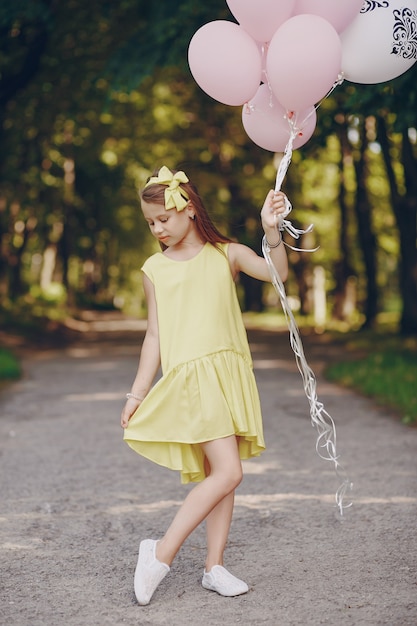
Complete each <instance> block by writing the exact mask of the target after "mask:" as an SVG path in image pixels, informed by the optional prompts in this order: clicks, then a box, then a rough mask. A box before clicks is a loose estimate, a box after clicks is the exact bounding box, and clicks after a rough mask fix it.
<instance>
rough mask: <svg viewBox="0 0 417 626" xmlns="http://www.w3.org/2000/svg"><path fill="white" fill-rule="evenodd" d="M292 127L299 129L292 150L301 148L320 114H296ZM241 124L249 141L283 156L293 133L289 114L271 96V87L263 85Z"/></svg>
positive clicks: (310, 109)
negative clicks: (282, 153)
mask: <svg viewBox="0 0 417 626" xmlns="http://www.w3.org/2000/svg"><path fill="white" fill-rule="evenodd" d="M291 120H292V123H293V124H294V126H295V128H296V129H298V135H297V137H296V138H295V139H294V143H293V148H294V149H296V148H301V146H303V145H304V144H305V143H307V141H308V140H309V139H310V137H311V135H312V134H313V132H314V129H315V128H316V123H317V114H316V110H315V108H314V107H313V106H311V107H309V108H308V109H305V110H304V111H300V112H295V113H293V114H292V117H291ZM242 124H243V128H244V129H245V131H246V134H247V135H248V137H249V139H252V141H253V142H254V143H256V145H257V146H259V147H261V148H263V149H264V150H270V151H271V152H284V150H285V147H286V145H287V143H288V140H289V138H290V133H291V126H290V123H289V121H288V117H287V112H286V111H285V109H284V107H283V106H282V105H281V104H280V103H279V102H278V101H277V99H276V98H275V97H274V95H273V94H272V93H271V91H270V89H269V87H268V85H260V87H259V89H258V91H257V93H256V95H255V97H254V98H253V99H252V100H250V102H248V104H247V105H245V106H244V107H243V110H242Z"/></svg>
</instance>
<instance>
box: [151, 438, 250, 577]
mask: <svg viewBox="0 0 417 626" xmlns="http://www.w3.org/2000/svg"><path fill="white" fill-rule="evenodd" d="M201 447H202V448H203V451H204V454H205V455H206V458H207V461H208V463H209V464H210V475H209V476H207V478H205V479H204V480H203V481H202V482H201V483H199V484H198V485H196V486H195V487H194V489H192V490H191V491H190V492H189V494H188V495H187V497H186V498H185V500H184V502H183V504H182V506H181V508H180V509H179V511H178V512H177V514H176V515H175V517H174V519H173V521H172V523H171V525H170V526H169V528H168V530H167V532H166V533H165V535H164V537H163V538H162V539H161V540H160V541H158V543H157V548H156V558H157V559H158V560H159V561H161V562H162V563H166V564H167V565H171V563H172V561H173V560H174V557H175V555H176V554H177V552H178V550H179V549H180V547H181V546H182V544H183V543H184V541H185V539H186V538H187V537H188V536H189V535H190V534H191V533H192V531H193V530H194V529H195V528H196V527H197V526H198V525H199V524H200V523H201V522H202V521H203V520H204V519H205V518H206V517H207V516H208V515H209V513H211V511H213V509H214V508H215V507H216V506H217V505H218V504H219V503H220V504H221V506H220V507H219V512H218V513H217V512H216V513H215V514H214V516H213V518H212V519H211V520H210V521H209V527H210V531H209V532H210V537H212V533H213V532H214V529H215V528H217V529H219V528H220V527H221V526H222V525H221V524H220V522H219V518H220V512H222V513H223V515H225V520H224V524H223V527H222V528H221V534H222V537H221V541H217V540H216V542H215V543H213V541H212V542H211V546H212V547H211V549H210V553H211V554H213V557H210V558H214V554H215V553H219V551H221V552H222V549H221V545H222V544H223V543H225V539H224V536H225V535H226V539H227V533H228V530H229V527H230V521H231V503H232V502H233V500H232V499H233V492H234V490H235V488H236V487H237V486H238V485H239V483H240V481H241V480H242V464H241V461H240V458H239V452H238V446H237V441H236V437H235V436H234V435H232V436H231V437H225V438H224V439H215V440H214V441H209V442H206V443H203V444H201ZM228 496H231V497H228ZM223 500H224V503H223ZM226 527H227V530H226ZM212 529H213V530H212ZM223 549H224V546H223Z"/></svg>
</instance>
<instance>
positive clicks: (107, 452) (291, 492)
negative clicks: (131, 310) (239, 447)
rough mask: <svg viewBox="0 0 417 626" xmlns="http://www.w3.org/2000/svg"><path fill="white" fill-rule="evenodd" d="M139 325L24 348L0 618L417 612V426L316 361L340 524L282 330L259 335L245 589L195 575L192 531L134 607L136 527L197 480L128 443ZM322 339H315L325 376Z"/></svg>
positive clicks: (236, 560)
mask: <svg viewBox="0 0 417 626" xmlns="http://www.w3.org/2000/svg"><path fill="white" fill-rule="evenodd" d="M104 330H105V328H104ZM130 330H131V334H130V335H127V334H126V332H124V333H120V335H118V331H117V329H116V331H114V332H113V334H112V335H111V333H104V336H105V337H106V338H107V339H109V338H112V339H113V341H106V342H97V341H78V342H77V343H74V344H71V345H69V346H67V347H66V348H62V349H60V350H52V349H51V350H42V351H38V352H35V353H31V354H27V355H26V356H25V358H24V368H25V377H24V378H23V380H21V381H20V382H18V383H16V384H14V385H13V386H12V387H10V388H8V389H7V390H6V391H3V392H2V393H1V395H0V490H1V511H0V548H1V559H0V560H1V565H0V567H1V584H0V624H1V625H2V626H61V625H65V626H104V625H109V626H119V625H122V624H132V625H133V624H135V625H140V626H147V625H152V626H154V625H155V626H159V625H169V626H182V625H190V626H191V625H193V626H194V625H195V624H200V623H201V624H209V625H212V626H217V625H222V626H224V625H229V624H246V625H252V624H253V625H256V626H257V625H263V624H265V625H268V626H269V625H270V626H316V625H319V624H328V625H331V626H338V625H339V624H343V625H344V626H361V625H370V626H376V625H382V624H384V625H387V626H415V625H416V624H417V571H416V570H417V567H416V566H417V545H416V540H415V528H416V513H417V506H416V505H417V472H416V470H417V429H408V428H406V427H404V426H402V425H401V424H399V423H398V422H397V421H395V420H394V419H393V418H392V416H389V415H388V414H384V411H383V410H381V409H378V408H376V407H374V406H373V404H372V403H371V402H369V401H368V400H366V399H363V398H361V397H358V396H356V395H354V394H352V393H351V392H349V391H345V390H341V389H339V388H338V387H336V386H334V385H331V384H328V383H325V382H324V381H323V380H322V379H321V378H320V377H318V395H319V399H320V400H321V401H322V402H324V405H325V408H326V409H327V411H328V412H329V413H330V414H331V415H332V416H333V417H334V419H335V421H336V425H337V434H338V445H339V452H340V453H341V460H342V462H343V463H344V464H345V465H346V466H347V469H348V470H349V474H350V477H351V479H352V480H353V482H354V485H355V491H354V506H353V507H352V509H350V510H349V512H348V513H347V515H346V517H345V521H344V522H343V523H341V522H340V521H339V519H337V516H336V514H335V508H334V507H333V504H334V500H333V499H334V491H335V489H336V487H337V484H338V482H337V480H336V477H335V473H334V470H333V466H332V465H331V464H330V463H329V462H325V461H322V460H320V459H319V458H318V457H317V455H316V452H315V430H314V429H312V428H311V426H310V422H309V417H308V405H307V401H306V398H305V396H304V392H303V389H302V384H301V378H300V375H299V373H298V370H297V369H296V367H295V362H294V358H293V355H292V352H291V350H290V348H289V346H288V336H287V334H286V333H283V334H279V333H274V334H270V333H267V332H255V331H253V332H251V333H250V339H251V345H252V349H253V355H254V361H255V369H256V375H257V379H258V383H259V389H260V393H261V398H262V404H263V411H264V423H265V435H266V440H267V445H268V449H267V451H266V452H265V454H264V455H262V456H261V457H260V458H259V459H256V460H252V461H249V462H246V463H245V474H246V475H245V479H244V481H243V483H242V485H241V486H240V487H239V490H238V495H237V499H236V511H235V517H234V521H233V526H232V532H231V536H230V543H229V548H228V551H227V563H226V565H227V566H229V567H230V569H232V570H233V572H234V573H235V574H237V575H239V576H241V577H242V578H244V579H245V580H246V581H247V582H248V584H249V586H250V592H249V593H248V594H246V595H245V596H240V597H238V598H232V599H228V598H222V597H220V596H217V595H216V594H214V593H212V592H208V591H206V590H204V589H203V588H202V587H201V585H200V579H201V574H202V567H203V563H204V532H203V529H198V530H197V531H196V532H195V533H194V534H193V535H192V536H191V537H190V538H189V540H188V541H187V542H186V544H185V546H184V547H183V549H182V550H181V552H180V554H179V556H178V558H177V560H176V561H175V563H174V566H173V568H172V571H171V573H170V574H169V576H168V577H167V578H166V579H165V580H164V581H163V582H162V584H161V585H160V587H159V588H158V590H157V591H156V593H155V596H154V598H153V600H152V602H151V604H150V605H149V606H148V607H139V606H137V604H136V602H135V598H134V594H133V586H132V578H133V571H134V567H135V564H136V557H137V547H138V543H139V540H140V539H142V538H146V537H158V536H159V535H160V534H161V533H162V532H163V530H164V529H165V527H166V526H167V524H168V523H169V521H170V519H171V518H172V515H173V513H174V512H175V510H176V508H177V506H178V505H179V503H180V502H181V500H182V499H183V497H184V493H185V491H186V489H187V488H185V487H182V486H181V485H180V483H179V478H178V476H177V475H176V474H174V473H171V472H170V471H168V470H165V469H163V468H159V467H157V466H154V465H153V464H151V463H149V462H148V461H145V460H143V459H142V458H140V457H139V456H137V455H136V454H135V453H134V452H132V451H131V450H130V449H129V448H128V446H127V445H126V444H124V443H123V442H122V432H121V430H120V427H119V425H118V421H119V413H120V409H121V406H122V403H123V399H124V394H125V392H126V390H127V389H128V388H129V386H130V384H131V381H132V378H133V376H134V373H135V369H136V365H137V356H138V349H139V345H140V341H141V332H140V331H137V332H136V331H135V328H134V327H132V328H131V329H130ZM102 331H103V328H101V329H98V330H97V335H96V336H95V337H94V338H95V339H98V338H99V336H100V332H101V333H102ZM90 337H91V334H90ZM117 338H118V339H119V341H115V339H117ZM330 351H331V346H328V347H327V348H325V349H324V350H323V349H322V348H320V347H319V346H317V345H311V346H308V347H307V348H306V355H307V358H308V360H309V363H310V365H311V366H312V367H313V370H314V371H315V372H316V374H317V373H318V372H320V369H321V364H322V361H323V359H325V358H327V357H328V355H329V354H330Z"/></svg>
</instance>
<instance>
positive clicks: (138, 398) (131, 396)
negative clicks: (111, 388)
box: [126, 393, 144, 402]
mask: <svg viewBox="0 0 417 626" xmlns="http://www.w3.org/2000/svg"><path fill="white" fill-rule="evenodd" d="M126 398H127V399H129V398H133V399H134V400H139V402H142V400H143V399H144V398H142V397H141V396H137V395H136V394H135V393H127V394H126Z"/></svg>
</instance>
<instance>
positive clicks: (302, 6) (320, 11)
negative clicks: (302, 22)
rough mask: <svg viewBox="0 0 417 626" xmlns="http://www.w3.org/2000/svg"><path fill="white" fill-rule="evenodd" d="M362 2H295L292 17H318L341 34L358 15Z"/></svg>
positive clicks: (312, 0)
mask: <svg viewBox="0 0 417 626" xmlns="http://www.w3.org/2000/svg"><path fill="white" fill-rule="evenodd" d="M363 2H364V0H296V4H295V10H294V15H300V14H301V13H311V14H313V15H320V17H324V19H326V20H327V21H328V22H330V24H331V25H332V26H333V27H334V28H335V29H336V30H337V32H338V33H341V32H342V31H343V30H344V29H345V28H346V26H348V25H349V24H350V23H351V22H352V21H353V20H354V19H355V17H356V16H357V15H358V13H359V11H360V10H361V8H362V5H363Z"/></svg>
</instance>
